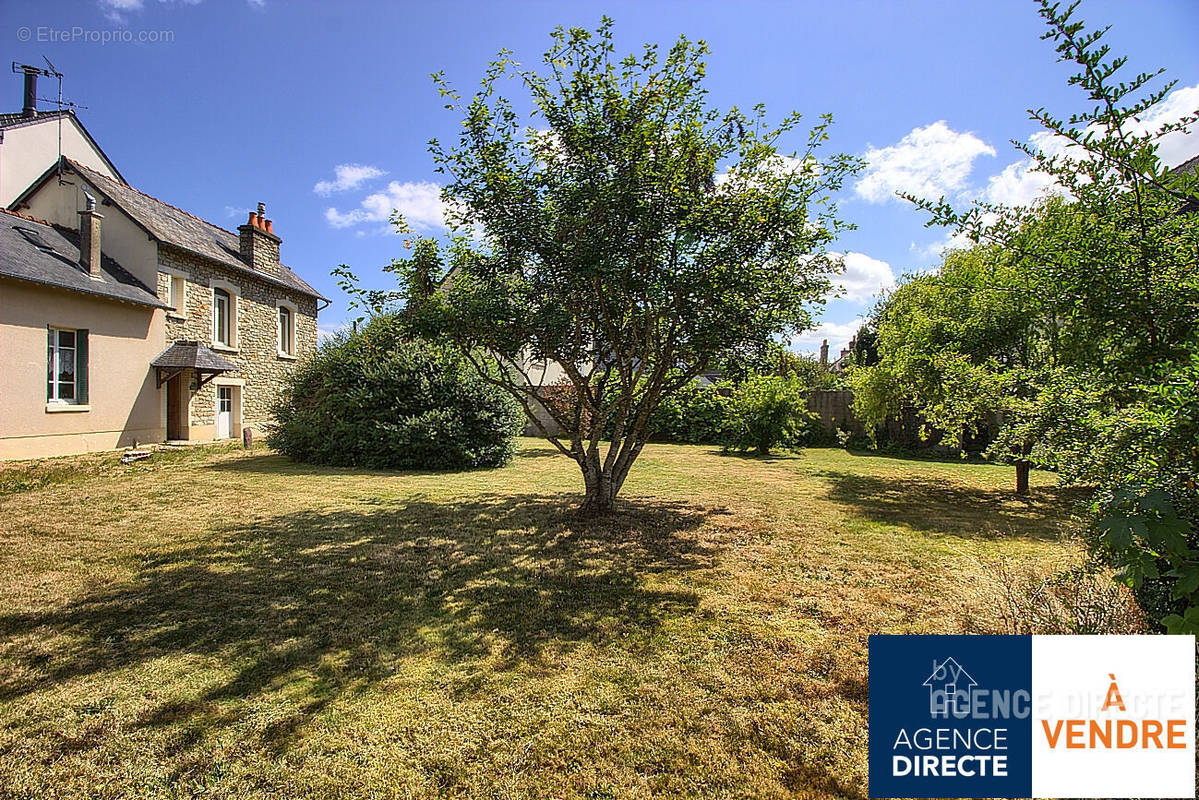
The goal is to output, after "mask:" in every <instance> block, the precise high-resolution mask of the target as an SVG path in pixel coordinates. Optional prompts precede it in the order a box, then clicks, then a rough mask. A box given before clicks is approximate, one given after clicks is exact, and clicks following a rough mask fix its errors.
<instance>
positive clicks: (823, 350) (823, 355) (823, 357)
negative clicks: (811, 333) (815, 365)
mask: <svg viewBox="0 0 1199 800" xmlns="http://www.w3.org/2000/svg"><path fill="white" fill-rule="evenodd" d="M820 363H821V365H822V366H827V365H828V339H825V340H824V341H822V342H821V343H820Z"/></svg>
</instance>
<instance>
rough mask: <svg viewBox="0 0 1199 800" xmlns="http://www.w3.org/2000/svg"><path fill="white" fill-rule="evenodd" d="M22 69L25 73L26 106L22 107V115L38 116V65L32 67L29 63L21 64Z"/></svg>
mask: <svg viewBox="0 0 1199 800" xmlns="http://www.w3.org/2000/svg"><path fill="white" fill-rule="evenodd" d="M21 71H22V72H24V73H25V107H24V108H22V109H21V116H23V117H30V118H33V117H36V116H37V74H38V72H39V70H38V68H37V67H31V66H29V65H28V64H22V65H21Z"/></svg>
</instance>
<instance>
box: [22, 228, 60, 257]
mask: <svg viewBox="0 0 1199 800" xmlns="http://www.w3.org/2000/svg"><path fill="white" fill-rule="evenodd" d="M13 230H15V231H17V232H18V233H20V234H21V235H22V236H24V237H25V238H26V239H27V240H28V241H29V243H30V244H31V245H33V246H34V247H36V248H37V249H38V250H41V251H42V252H43V253H53V252H54V248H53V247H51V246H50V245H48V244H46V240H45V239H43V238H42V233H41V231H37V230H34V229H33V228H22V227H21V226H20V225H14V226H13Z"/></svg>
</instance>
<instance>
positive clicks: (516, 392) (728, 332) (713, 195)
mask: <svg viewBox="0 0 1199 800" xmlns="http://www.w3.org/2000/svg"><path fill="white" fill-rule="evenodd" d="M707 52H708V51H707V48H706V46H705V45H704V44H703V43H702V42H699V43H693V42H690V41H688V40H686V39H685V38H681V39H679V41H678V42H677V43H676V44H675V45H674V46H673V47H672V48H671V49H670V51H669V52H668V53H667V54H666V55H665V56H664V57H661V56H660V55H659V52H658V49H657V47H656V46H653V45H649V46H646V47H645V48H644V50H643V51H642V52H641V53H640V54H638V55H630V56H627V57H625V58H618V57H617V56H616V55H615V50H614V46H613V39H612V27H611V21H610V20H607V19H605V20H604V22H603V23H602V24H601V25H600V27H599V29H598V30H597V31H594V32H591V31H587V30H582V29H570V30H562V29H558V30H557V31H555V32H554V33H553V35H552V46H551V48H550V50H549V51H548V52H546V53H545V54H544V56H543V58H542V68H541V69H540V71H534V70H532V69H527V68H525V67H523V66H521V65H520V64H519V63H517V62H515V61H513V60H512V58H511V57H510V56H509V54H507V53H506V52H501V54H500V57H499V58H498V60H497V61H495V62H494V63H493V64H492V65H491V67H490V68H489V69H488V70H487V72H486V74H485V76H484V78H483V81H482V84H481V86H480V87H479V89H478V91H477V92H476V93H475V94H474V96H473V97H471V98H470V99H469V100H465V99H463V98H462V97H461V96H460V95H459V94H458V93H457V92H456V91H455V90H454V89H452V88H451V87H450V86H449V85H448V84H447V83H446V82H445V80H444V79H443V78H442V77H441V76H434V77H435V80H436V81H437V85H438V87H439V89H440V91H441V93H442V95H443V97H445V98H446V100H447V105H446V107H447V108H449V109H456V110H458V111H459V112H460V113H461V114H462V115H463V119H462V128H461V135H460V136H459V138H458V141H457V142H456V143H454V144H452V145H444V144H442V143H440V142H438V141H436V140H435V141H433V142H432V144H431V148H430V149H431V152H432V153H433V156H434V159H435V161H436V163H437V166H438V170H439V171H440V172H441V173H443V174H444V175H445V176H446V185H445V188H444V200H445V201H446V205H447V207H448V208H449V214H450V216H451V218H452V222H453V223H454V225H455V227H456V229H457V230H459V231H466V232H469V235H465V236H459V237H456V238H454V239H453V240H452V243H451V244H450V245H449V246H448V247H440V246H439V245H438V244H437V243H436V242H433V241H431V240H429V239H417V238H416V237H413V238H411V239H410V240H409V241H408V246H409V247H410V248H411V255H410V256H409V257H407V258H404V259H400V260H397V261H396V262H394V263H393V265H392V267H391V270H392V271H394V272H396V273H398V274H400V276H401V287H402V288H401V290H400V294H402V295H403V299H404V300H406V302H407V305H408V319H409V320H410V322H411V324H412V326H413V328H414V329H415V330H416V331H418V332H419V333H421V334H422V335H426V336H435V337H440V338H443V339H445V340H448V341H450V342H453V343H454V344H456V345H457V346H458V348H459V349H460V350H461V351H462V352H463V353H464V354H465V355H466V356H467V357H468V358H470V359H471V360H472V362H473V363H474V364H475V366H476V368H477V369H478V370H479V373H480V374H482V375H484V376H486V377H487V379H488V380H490V381H492V382H494V383H496V384H497V385H500V386H502V387H503V388H504V389H505V390H507V391H508V392H509V393H510V394H511V395H512V396H513V397H515V398H516V399H517V400H518V401H519V402H520V403H521V405H523V406H524V408H525V409H526V411H527V412H528V413H529V415H530V417H531V418H532V419H534V421H536V420H537V419H538V414H537V413H536V412H539V411H540V412H541V414H540V416H541V417H543V418H548V419H552V421H553V423H555V425H554V426H549V425H544V426H543V425H542V424H541V423H540V422H538V423H537V424H538V426H539V427H541V430H542V433H543V434H545V435H546V436H547V438H549V440H550V441H552V442H553V443H554V444H555V445H556V446H557V448H558V449H559V450H560V451H561V452H562V453H563V454H565V455H567V456H569V457H570V458H572V459H574V460H575V461H576V462H577V463H578V465H579V468H580V469H581V471H582V474H583V481H584V484H585V486H586V499H585V500H584V503H583V509H584V510H585V511H588V512H592V513H603V512H606V511H607V510H609V509H610V508H611V507H612V505H613V501H614V499H615V498H616V496H617V493H618V492H619V491H620V489H621V486H622V485H623V484H624V481H625V478H626V476H627V475H628V473H629V468H630V467H631V466H632V465H633V462H634V461H635V460H636V458H637V456H638V454H639V453H640V452H641V449H642V447H643V445H644V444H645V440H646V437H647V433H648V431H647V423H648V421H649V417H650V414H651V413H653V411H654V409H655V408H656V407H657V406H658V404H659V403H660V402H661V401H662V399H663V398H664V397H666V396H668V395H669V394H670V393H672V392H675V391H677V390H678V389H680V388H681V387H683V386H685V385H686V384H687V383H688V382H689V381H690V380H692V378H694V377H695V376H697V375H699V374H700V373H701V372H703V371H704V369H705V368H707V367H708V366H709V365H710V364H711V363H713V362H714V360H715V359H716V358H718V357H727V356H728V355H729V354H731V353H737V352H748V351H752V350H755V349H759V348H762V347H765V346H767V345H768V344H769V343H770V342H772V341H773V340H775V339H776V338H778V337H780V336H786V335H788V334H790V333H793V332H797V331H799V330H802V329H804V328H806V327H808V326H809V325H810V324H811V322H812V320H811V316H810V313H809V311H808V310H807V308H808V307H809V306H810V304H812V303H814V302H820V301H821V300H822V298H823V297H824V295H825V294H826V293H827V292H828V291H829V288H830V284H829V275H830V274H832V273H833V272H835V271H836V270H837V269H838V265H837V262H836V259H834V258H830V257H828V256H827V255H826V254H825V252H824V247H825V245H826V244H827V243H829V242H830V241H831V240H832V239H833V238H834V237H835V236H836V234H837V233H838V231H840V230H841V229H843V228H844V227H846V226H845V225H844V223H842V222H841V221H840V220H839V219H838V218H837V216H836V208H835V205H834V204H833V203H832V202H831V200H830V195H831V194H833V193H834V192H835V191H836V190H838V189H839V188H840V186H841V184H842V181H843V180H844V179H845V177H846V176H847V175H850V174H852V173H853V172H854V171H855V170H856V169H857V167H858V163H857V161H856V160H855V159H853V158H851V157H849V156H845V155H833V156H831V157H828V158H823V159H822V158H820V157H818V153H819V151H820V150H821V148H822V146H823V145H824V144H825V142H826V141H827V139H828V134H827V129H828V126H829V124H830V122H831V119H830V118H829V117H828V116H822V117H821V118H820V121H819V123H818V124H816V125H815V127H813V128H812V129H811V130H810V131H808V132H807V133H806V135H805V136H803V137H802V138H801V140H800V145H801V146H800V147H799V152H798V153H796V152H790V153H786V154H784V153H780V151H779V147H780V146H781V145H782V143H783V142H785V141H787V140H788V139H789V137H790V136H791V135H793V131H794V130H795V129H796V128H797V126H798V124H799V122H800V116H799V115H798V114H795V113H793V114H791V115H789V116H787V117H786V118H785V119H783V120H782V122H781V123H779V124H777V125H770V124H768V123H767V122H766V114H765V110H764V108H763V107H762V106H760V105H759V106H755V107H754V109H753V110H752V111H751V112H743V111H741V110H738V109H737V108H733V109H731V110H729V111H725V112H721V111H717V110H715V109H713V108H711V107H709V105H708V102H707V99H708V98H707V92H706V90H705V89H704V88H703V79H704V72H705V64H704V57H705V55H706V54H707ZM506 86H507V87H512V88H515V89H517V90H519V91H520V92H521V93H522V94H527V96H528V100H527V105H526V104H524V103H523V101H522V105H520V106H518V105H516V104H515V103H513V102H511V101H509V99H507V98H506V97H505V96H504V95H503V94H502V90H503V89H504V88H505V87H506ZM526 108H527V112H526V114H521V113H518V109H521V110H523V109H526ZM401 224H402V223H401ZM538 362H556V363H557V364H559V365H561V368H562V371H563V373H564V374H565V379H564V381H563V382H562V384H561V385H558V386H552V387H546V386H540V385H539V383H541V379H540V378H539V375H540V372H538V371H537V370H531V369H530V368H529V365H530V364H534V363H538ZM555 427H556V428H557V430H554V429H553V428H555ZM601 440H603V441H601Z"/></svg>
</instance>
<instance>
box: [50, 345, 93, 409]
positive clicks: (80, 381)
mask: <svg viewBox="0 0 1199 800" xmlns="http://www.w3.org/2000/svg"><path fill="white" fill-rule="evenodd" d="M87 340H88V336H87V331H86V330H83V329H71V328H49V329H48V331H47V338H46V400H47V402H50V403H86V402H87V383H88V381H87V377H88V376H87V362H88V341H87Z"/></svg>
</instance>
